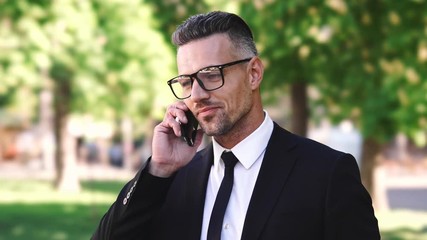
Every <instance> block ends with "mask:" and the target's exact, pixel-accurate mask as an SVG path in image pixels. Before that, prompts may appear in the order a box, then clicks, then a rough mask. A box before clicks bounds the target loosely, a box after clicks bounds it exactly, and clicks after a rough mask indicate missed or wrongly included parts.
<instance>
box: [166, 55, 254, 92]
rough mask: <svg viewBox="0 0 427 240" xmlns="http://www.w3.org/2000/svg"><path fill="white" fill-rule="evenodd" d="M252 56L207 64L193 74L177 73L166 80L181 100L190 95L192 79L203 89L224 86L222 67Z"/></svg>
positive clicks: (247, 59)
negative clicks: (216, 63) (218, 63)
mask: <svg viewBox="0 0 427 240" xmlns="http://www.w3.org/2000/svg"><path fill="white" fill-rule="evenodd" d="M251 59H252V58H245V59H242V60H238V61H234V62H229V63H225V64H222V65H215V66H209V67H205V68H202V69H200V70H199V71H197V72H195V73H193V74H188V75H187V74H185V75H179V76H178V77H174V78H172V79H171V80H169V81H168V85H169V87H170V89H171V90H172V93H173V94H174V95H175V97H176V98H178V99H180V100H183V99H186V98H189V97H190V96H191V89H192V88H193V82H194V79H195V80H196V81H197V83H198V84H199V85H200V87H201V88H202V89H203V90H205V91H213V90H216V89H218V88H221V87H222V86H224V70H223V69H224V68H226V67H230V66H233V65H236V64H240V63H244V62H248V61H250V60H251Z"/></svg>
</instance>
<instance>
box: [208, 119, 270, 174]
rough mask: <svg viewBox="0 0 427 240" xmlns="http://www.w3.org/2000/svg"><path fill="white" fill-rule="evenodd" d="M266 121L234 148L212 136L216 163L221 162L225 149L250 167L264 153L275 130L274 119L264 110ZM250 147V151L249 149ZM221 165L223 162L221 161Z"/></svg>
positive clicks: (244, 165)
mask: <svg viewBox="0 0 427 240" xmlns="http://www.w3.org/2000/svg"><path fill="white" fill-rule="evenodd" d="M264 113H265V114H264V116H265V117H264V121H263V122H262V124H261V125H260V126H259V127H258V128H257V129H256V130H255V131H254V132H253V133H251V134H250V135H249V136H247V137H246V138H245V139H243V140H242V141H241V142H239V143H238V144H237V145H236V146H234V147H233V148H232V149H225V148H223V147H222V146H221V145H219V143H217V142H216V141H215V139H214V138H212V143H213V151H214V165H218V163H219V162H220V161H219V160H220V158H221V154H222V152H223V151H224V150H231V151H232V152H233V154H234V155H235V156H236V157H237V159H239V162H240V163H241V164H242V165H243V167H245V168H246V169H249V168H250V167H251V166H252V165H253V164H254V163H255V161H256V160H257V159H258V158H259V156H260V155H261V154H263V153H264V151H265V149H266V147H267V144H268V140H269V139H270V137H271V133H272V132H273V125H274V124H273V120H271V118H270V116H269V115H268V113H267V112H266V111H264ZM248 149H250V151H248ZM220 165H221V163H220Z"/></svg>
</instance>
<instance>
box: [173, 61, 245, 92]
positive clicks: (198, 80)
mask: <svg viewBox="0 0 427 240" xmlns="http://www.w3.org/2000/svg"><path fill="white" fill-rule="evenodd" d="M252 58H253V57H250V58H245V59H241V60H237V61H233V62H229V63H224V64H220V65H212V66H207V67H204V68H201V69H199V70H198V71H197V72H195V73H192V74H183V75H179V76H176V77H174V78H172V79H170V80H168V81H167V83H168V85H169V88H170V89H171V91H172V93H173V95H175V97H176V98H178V99H179V100H184V99H187V98H189V97H191V92H190V94H189V95H188V96H187V97H178V96H177V95H176V93H175V91H174V90H173V87H172V84H173V83H174V82H173V81H174V80H175V79H177V78H179V77H189V78H190V80H191V88H193V82H194V79H196V81H197V83H198V84H199V85H200V87H201V88H202V89H203V90H205V91H208V92H210V91H214V90H217V89H219V88H221V87H222V86H224V71H223V69H224V68H226V67H230V66H233V65H236V64H240V63H244V62H249V61H250V60H252ZM208 68H218V69H219V71H220V73H221V79H222V83H221V85H220V86H218V87H216V88H213V89H206V87H205V85H204V84H203V82H202V80H200V79H199V78H198V77H197V74H198V73H199V72H201V71H203V70H205V69H208Z"/></svg>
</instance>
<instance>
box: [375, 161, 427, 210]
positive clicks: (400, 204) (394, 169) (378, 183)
mask: <svg viewBox="0 0 427 240" xmlns="http://www.w3.org/2000/svg"><path fill="white" fill-rule="evenodd" d="M374 191H375V193H374V196H375V208H376V210H380V211H381V210H390V209H408V210H414V211H427V169H426V168H425V167H423V166H417V167H405V166H396V165H392V166H389V165H381V166H379V167H378V168H377V169H376V170H375V190H374Z"/></svg>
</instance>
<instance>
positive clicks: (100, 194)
mask: <svg viewBox="0 0 427 240" xmlns="http://www.w3.org/2000/svg"><path fill="white" fill-rule="evenodd" d="M123 185H124V182H119V181H105V182H99V181H96V182H83V183H82V191H81V193H79V194H67V193H58V192H56V191H55V190H54V189H53V188H52V186H51V184H50V183H49V182H44V181H29V180H27V181H16V180H0V240H10V239H14V240H20V239H26V240H28V239H32V240H37V239H44V240H49V239H52V240H67V239H73V240H74V239H76V240H78V239H89V238H90V236H91V235H92V233H93V231H94V230H95V228H96V226H97V225H98V223H99V220H100V219H101V217H102V216H103V215H104V213H105V212H106V211H107V209H108V208H109V207H110V205H111V204H112V203H113V202H114V201H115V198H116V196H117V194H118V192H119V190H120V189H121V188H122V186H123Z"/></svg>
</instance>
